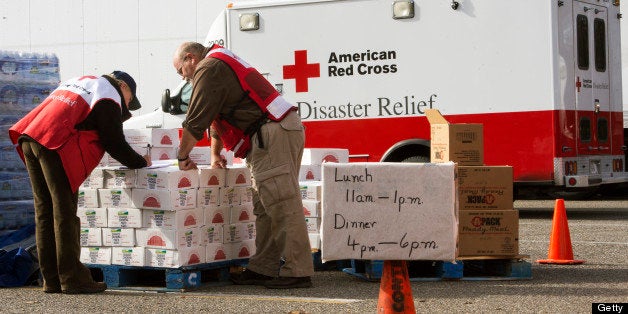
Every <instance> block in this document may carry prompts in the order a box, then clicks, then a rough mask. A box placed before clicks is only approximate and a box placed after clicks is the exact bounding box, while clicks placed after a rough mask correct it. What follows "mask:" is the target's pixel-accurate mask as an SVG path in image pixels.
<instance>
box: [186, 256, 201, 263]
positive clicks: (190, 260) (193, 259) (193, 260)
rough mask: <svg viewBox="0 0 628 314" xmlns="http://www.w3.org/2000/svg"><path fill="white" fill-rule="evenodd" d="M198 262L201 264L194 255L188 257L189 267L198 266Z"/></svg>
mask: <svg viewBox="0 0 628 314" xmlns="http://www.w3.org/2000/svg"><path fill="white" fill-rule="evenodd" d="M200 262H201V259H200V258H199V257H198V255H196V254H192V256H190V259H189V260H188V264H189V265H192V264H198V263H200Z"/></svg>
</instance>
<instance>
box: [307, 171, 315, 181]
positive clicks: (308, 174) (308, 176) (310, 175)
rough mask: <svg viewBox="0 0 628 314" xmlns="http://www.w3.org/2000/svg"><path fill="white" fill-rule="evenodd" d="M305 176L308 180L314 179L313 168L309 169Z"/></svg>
mask: <svg viewBox="0 0 628 314" xmlns="http://www.w3.org/2000/svg"><path fill="white" fill-rule="evenodd" d="M305 178H306V179H308V180H314V173H312V170H308V171H307V173H306V174H305Z"/></svg>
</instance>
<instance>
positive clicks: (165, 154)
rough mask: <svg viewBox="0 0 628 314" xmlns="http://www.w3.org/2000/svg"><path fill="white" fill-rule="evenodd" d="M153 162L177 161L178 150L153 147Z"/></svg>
mask: <svg viewBox="0 0 628 314" xmlns="http://www.w3.org/2000/svg"><path fill="white" fill-rule="evenodd" d="M150 159H151V160H175V159H177V149H176V148H175V147H151V148H150Z"/></svg>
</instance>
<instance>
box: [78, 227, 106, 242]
mask: <svg viewBox="0 0 628 314" xmlns="http://www.w3.org/2000/svg"><path fill="white" fill-rule="evenodd" d="M80 241H81V246H102V231H101V230H100V228H81V231H80Z"/></svg>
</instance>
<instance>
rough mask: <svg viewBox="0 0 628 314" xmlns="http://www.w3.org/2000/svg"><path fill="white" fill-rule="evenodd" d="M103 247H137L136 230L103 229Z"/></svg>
mask: <svg viewBox="0 0 628 314" xmlns="http://www.w3.org/2000/svg"><path fill="white" fill-rule="evenodd" d="M102 237H103V246H135V229H132V228H102Z"/></svg>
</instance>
